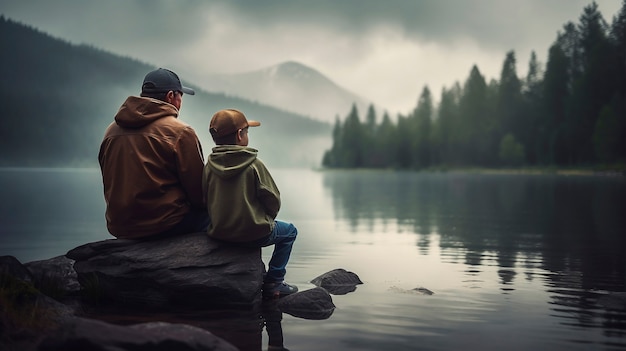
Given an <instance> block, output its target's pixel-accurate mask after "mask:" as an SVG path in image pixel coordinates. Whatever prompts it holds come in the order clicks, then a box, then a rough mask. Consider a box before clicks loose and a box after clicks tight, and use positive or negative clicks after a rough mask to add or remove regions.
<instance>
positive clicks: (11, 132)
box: [0, 16, 331, 167]
mask: <svg viewBox="0 0 626 351" xmlns="http://www.w3.org/2000/svg"><path fill="white" fill-rule="evenodd" d="M0 62H1V63H2V64H1V65H0V76H1V77H2V79H1V80H0V94H1V96H2V103H1V104H0V116H1V118H2V128H0V166H37V167H39V166H68V165H74V166H96V165H97V155H98V150H99V146H100V142H101V140H102V135H103V133H104V130H105V128H106V127H107V126H108V124H109V123H111V122H112V121H113V116H114V115H115V113H116V112H117V110H118V108H119V107H120V105H121V104H122V102H123V101H124V100H125V99H126V97H127V96H129V95H139V93H140V89H141V82H142V81H143V77H144V76H145V74H146V73H147V72H148V71H150V70H152V69H155V68H156V67H154V66H152V65H150V64H147V63H143V62H139V61H137V60H134V59H130V58H127V57H121V56H118V55H113V54H110V53H107V52H106V51H103V50H100V49H96V48H93V47H90V46H86V45H74V44H70V43H68V42H66V41H63V40H61V39H58V38H54V37H51V36H50V35H48V34H45V33H43V32H41V31H39V30H37V29H35V28H33V27H30V26H26V25H23V24H19V23H17V22H14V21H11V20H9V19H6V18H4V17H3V16H2V17H0ZM181 78H182V80H183V82H184V83H185V84H186V85H189V86H191V87H194V88H195V89H196V95H195V96H186V97H185V99H184V101H183V106H182V109H181V114H180V117H179V118H181V120H183V121H185V122H187V123H189V124H190V125H191V126H192V127H194V129H196V132H197V133H198V136H199V137H200V139H201V142H202V145H203V149H204V153H205V155H206V154H208V153H209V152H210V150H211V147H212V146H213V143H212V141H211V140H210V136H209V135H208V131H207V126H208V123H209V120H210V118H211V116H212V115H213V113H214V112H215V111H217V110H218V109H222V108H238V109H241V110H242V111H244V113H246V115H248V116H250V117H251V118H252V117H254V118H257V119H259V120H261V121H262V122H263V125H262V127H260V128H256V129H257V130H255V132H254V134H253V135H252V137H251V146H254V147H257V148H259V149H260V155H261V157H262V158H263V159H264V160H265V161H266V162H267V163H268V164H270V165H277V166H305V165H306V166H318V165H319V164H320V161H321V157H322V154H323V152H324V150H325V149H326V148H328V146H329V144H330V134H331V125H330V124H326V123H321V122H319V121H314V120H312V119H310V118H307V117H303V116H301V115H297V114H294V113H290V112H287V111H284V110H280V109H277V108H274V107H271V106H268V105H263V104H260V103H257V102H252V101H247V100H244V99H241V98H236V97H229V96H226V95H224V94H212V93H207V92H206V91H202V90H201V89H198V88H197V85H194V84H192V82H190V81H189V80H188V79H186V77H181Z"/></svg>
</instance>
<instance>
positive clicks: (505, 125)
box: [322, 0, 626, 169]
mask: <svg viewBox="0 0 626 351" xmlns="http://www.w3.org/2000/svg"><path fill="white" fill-rule="evenodd" d="M516 63H517V62H516V57H515V52H514V51H510V52H508V53H507V54H506V57H505V59H504V63H503V64H502V71H501V75H500V80H499V81H496V80H491V81H490V82H487V81H486V80H485V77H484V76H483V75H482V74H481V73H480V70H479V69H478V67H476V66H474V67H472V69H471V71H470V74H469V77H468V78H467V80H466V81H465V83H464V84H463V86H461V85H460V84H459V83H456V84H455V85H454V86H453V87H451V88H444V89H442V92H441V99H440V103H439V106H434V105H433V98H432V94H431V91H430V90H429V89H428V87H427V86H426V87H424V89H423V91H422V93H421V95H420V97H419V100H418V102H417V107H416V108H415V109H414V110H413V111H412V113H410V114H408V115H406V116H404V115H399V116H397V117H398V118H397V121H395V122H392V120H391V118H390V116H389V115H388V113H385V114H384V115H383V117H382V121H381V122H380V123H379V122H378V121H377V116H376V112H375V109H374V108H373V107H372V106H370V108H369V109H368V111H367V113H366V116H365V120H364V121H361V119H360V117H359V113H358V111H357V109H356V107H354V106H353V108H352V110H351V111H350V113H349V114H348V116H347V117H346V119H345V120H344V121H343V122H341V121H340V120H339V118H337V120H336V122H335V126H334V130H333V134H332V137H333V145H332V148H331V149H330V150H328V151H327V152H326V153H325V155H324V157H323V160H322V164H323V165H324V166H326V167H334V168H358V167H368V168H402V169H425V168H429V167H447V166H452V167H458V166H461V167H463V166H479V167H503V166H529V165H530V166H535V165H537V166H559V167H569V166H590V165H599V164H603V165H615V164H621V165H622V166H623V164H624V162H626V0H623V4H622V8H621V10H620V11H619V13H618V15H617V16H616V17H615V18H614V19H613V22H612V25H608V24H607V22H606V21H605V20H604V18H603V17H602V15H601V13H600V12H599V11H598V6H597V4H596V3H595V2H594V3H592V4H591V5H588V6H587V7H585V8H584V10H583V13H582V15H581V16H580V21H579V23H578V24H574V23H572V22H569V23H567V24H565V25H564V26H563V29H562V31H560V32H558V34H557V38H556V40H555V42H554V43H553V44H552V46H551V47H550V49H549V51H548V58H547V64H546V65H545V68H542V67H541V65H540V63H539V62H538V61H537V58H536V55H535V53H534V52H533V53H532V55H531V58H530V61H529V64H528V65H529V66H528V74H527V76H526V77H523V78H520V77H518V75H517V72H516Z"/></svg>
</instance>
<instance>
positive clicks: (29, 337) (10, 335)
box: [0, 256, 74, 350]
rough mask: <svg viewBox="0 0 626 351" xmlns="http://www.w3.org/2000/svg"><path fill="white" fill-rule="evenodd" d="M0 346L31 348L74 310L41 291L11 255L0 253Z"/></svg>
mask: <svg viewBox="0 0 626 351" xmlns="http://www.w3.org/2000/svg"><path fill="white" fill-rule="evenodd" d="M0 272H1V274H0V311H2V313H0V350H31V349H35V346H36V344H37V342H38V341H39V340H40V339H41V338H42V337H45V335H48V334H52V333H54V332H56V330H58V328H59V325H61V324H62V323H63V321H65V320H66V319H67V318H71V317H72V316H73V315H74V310H73V309H72V308H70V307H68V306H66V305H65V304H62V303H60V302H58V301H56V300H55V299H53V298H51V297H49V296H46V295H44V294H43V293H42V292H41V291H39V290H38V289H37V288H36V287H35V286H34V284H33V278H32V276H31V273H30V271H29V270H28V269H27V268H26V267H24V265H22V263H21V262H19V260H17V259H16V258H15V257H13V256H3V257H0Z"/></svg>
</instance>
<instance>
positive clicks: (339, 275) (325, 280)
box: [311, 268, 363, 295]
mask: <svg viewBox="0 0 626 351" xmlns="http://www.w3.org/2000/svg"><path fill="white" fill-rule="evenodd" d="M311 283H312V284H313V285H315V286H319V287H322V288H324V289H326V290H327V291H328V292H329V293H331V294H333V295H345V294H347V293H350V292H353V291H355V290H356V286H357V285H359V284H363V282H362V281H361V279H360V278H359V276H358V275H356V274H355V273H353V272H348V271H346V270H345V269H343V268H338V269H334V270H332V271H329V272H326V273H324V274H322V275H320V276H318V277H316V278H314V279H313V280H311Z"/></svg>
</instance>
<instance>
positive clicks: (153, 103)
mask: <svg viewBox="0 0 626 351" xmlns="http://www.w3.org/2000/svg"><path fill="white" fill-rule="evenodd" d="M167 116H174V117H178V109H177V108H176V107H175V106H174V105H171V104H168V103H167V102H165V101H161V100H157V99H152V98H146V97H138V96H129V97H128V98H127V99H126V101H124V103H123V104H122V107H120V109H119V111H117V115H115V122H116V123H117V124H118V125H119V126H120V127H124V128H141V127H143V126H145V125H146V124H150V123H152V122H154V121H155V120H157V119H159V118H163V117H167Z"/></svg>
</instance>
